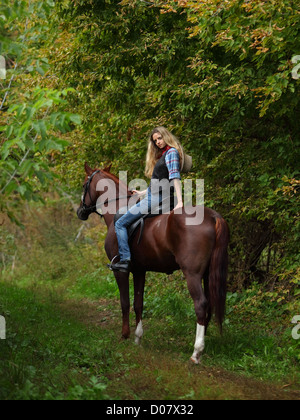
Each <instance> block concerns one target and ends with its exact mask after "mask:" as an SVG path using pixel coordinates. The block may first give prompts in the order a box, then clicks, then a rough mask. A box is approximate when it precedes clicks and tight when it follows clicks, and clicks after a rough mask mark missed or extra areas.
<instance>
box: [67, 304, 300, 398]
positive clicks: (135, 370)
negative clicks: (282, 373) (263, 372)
mask: <svg viewBox="0 0 300 420" xmlns="http://www.w3.org/2000/svg"><path fill="white" fill-rule="evenodd" d="M62 308H64V310H65V311H67V312H68V313H69V314H70V315H71V316H72V317H73V316H75V317H76V318H77V319H78V320H80V322H83V323H85V324H86V323H88V324H89V323H93V324H95V325H100V326H99V328H100V329H101V330H102V331H104V332H106V333H107V335H108V336H110V337H111V345H112V346H113V347H114V348H115V353H116V355H117V357H119V360H118V362H117V366H115V368H114V372H112V373H111V374H110V375H109V379H110V383H109V385H108V387H107V392H108V394H109V395H110V397H111V398H113V399H128V400H130V399H145V400H147V399H158V400H168V399H171V400H172V399H175V400H178V399H179V400H181V399H192V400H193V399H195V400H201V399H213V400H214V399H300V392H298V391H290V390H285V388H284V387H280V386H275V385H271V384H268V383H266V382H262V381H257V380H254V379H250V378H245V377H244V376H239V375H236V374H233V373H230V372H227V371H225V370H224V369H221V368H219V367H216V368H212V367H209V368H208V367H207V366H202V365H200V366H195V365H194V364H193V363H191V362H190V361H189V356H190V354H189V353H180V351H179V348H178V351H177V352H176V351H174V349H176V345H175V346H174V344H173V346H171V347H170V348H169V349H167V347H168V339H169V340H170V339H171V341H172V337H166V338H165V342H160V343H158V342H157V340H160V339H161V338H162V336H161V334H160V333H159V322H158V321H157V320H151V321H150V320H149V321H148V322H147V321H146V322H145V330H146V333H145V336H144V339H143V343H142V345H141V346H136V345H135V344H134V342H133V341H134V340H133V337H132V338H131V339H130V340H128V341H123V340H121V339H120V307H119V303H118V302H117V301H105V300H102V301H101V302H93V303H92V302H88V301H81V302H67V303H63V304H62ZM132 318H133V316H132ZM99 321H100V322H99ZM132 322H133V321H132ZM152 322H153V323H154V324H155V325H152V326H150V323H152ZM149 330H150V331H149ZM155 331H158V334H157V336H158V338H157V336H155ZM133 333H134V325H132V335H133ZM113 341H114V343H113ZM160 347H162V348H164V347H165V348H164V350H163V351H161V350H159V348H160ZM191 348H192V347H191Z"/></svg>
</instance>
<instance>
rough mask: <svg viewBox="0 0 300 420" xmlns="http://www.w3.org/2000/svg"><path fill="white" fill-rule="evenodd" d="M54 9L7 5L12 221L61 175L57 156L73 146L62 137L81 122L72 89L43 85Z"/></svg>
mask: <svg viewBox="0 0 300 420" xmlns="http://www.w3.org/2000/svg"><path fill="white" fill-rule="evenodd" d="M52 10H53V2H51V1H47V2H38V1H34V2H26V1H23V2H14V3H13V4H12V5H7V6H1V12H2V13H3V15H2V16H1V18H0V22H1V27H0V29H1V34H2V36H1V51H0V52H1V53H2V54H4V57H5V59H6V65H7V67H8V71H7V80H5V81H4V82H3V85H4V86H3V87H4V91H3V92H4V96H3V97H2V98H1V105H0V106H1V108H0V112H1V114H0V134H1V143H0V155H1V162H0V168H1V175H0V191H1V200H0V207H1V210H2V211H4V212H6V213H7V214H8V215H9V216H10V217H11V218H14V209H15V208H16V206H17V205H18V201H19V199H20V198H21V199H22V200H27V201H29V200H37V199H39V198H41V196H40V190H41V189H42V188H46V187H47V186H48V185H49V184H50V183H51V182H52V181H53V177H54V175H55V174H53V170H52V168H51V167H53V162H51V160H52V161H53V152H54V151H58V152H61V151H62V150H63V149H64V148H65V147H66V146H67V145H68V144H69V143H68V142H67V141H66V140H65V139H62V138H61V137H59V136H61V135H62V134H65V133H66V132H68V131H71V130H73V129H74V127H75V126H76V125H78V124H80V123H81V118H80V117H79V115H77V114H74V113H71V112H68V111H67V110H66V107H67V105H68V98H67V97H68V94H69V93H70V91H73V90H72V89H70V88H66V89H61V90H57V89H53V88H50V87H47V86H43V87H41V86H40V83H43V80H42V79H45V77H46V74H47V72H48V71H49V69H50V65H49V63H48V59H47V58H45V57H38V56H39V54H40V53H39V49H40V48H41V45H43V42H44V39H45V32H47V26H46V23H45V21H44V19H49V17H50V15H51V12H52ZM32 16H33V18H34V23H35V24H34V25H32V23H31V22H29V18H30V17H32ZM10 69H11V70H10ZM43 84H44V83H43Z"/></svg>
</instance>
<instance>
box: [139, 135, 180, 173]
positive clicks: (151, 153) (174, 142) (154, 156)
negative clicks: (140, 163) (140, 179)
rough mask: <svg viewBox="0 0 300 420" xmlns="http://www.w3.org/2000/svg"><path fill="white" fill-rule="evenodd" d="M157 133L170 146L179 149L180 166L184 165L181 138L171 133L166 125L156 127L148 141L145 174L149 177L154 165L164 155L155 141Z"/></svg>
mask: <svg viewBox="0 0 300 420" xmlns="http://www.w3.org/2000/svg"><path fill="white" fill-rule="evenodd" d="M155 133H159V134H161V136H162V138H163V140H164V141H165V143H166V144H167V145H168V146H170V147H174V148H175V149H176V150H177V151H178V153H179V156H180V167H181V165H182V158H183V148H182V146H181V144H180V142H179V140H178V139H177V138H176V137H175V136H174V135H173V134H172V133H170V131H169V130H167V129H166V128H165V127H156V128H154V130H153V131H152V133H151V135H150V137H149V142H148V151H147V156H146V169H145V175H146V177H148V178H151V177H152V173H153V170H154V166H155V165H156V163H157V161H158V159H160V158H161V156H162V154H161V149H160V148H159V147H157V146H156V144H155V143H154V141H153V136H154V134H155Z"/></svg>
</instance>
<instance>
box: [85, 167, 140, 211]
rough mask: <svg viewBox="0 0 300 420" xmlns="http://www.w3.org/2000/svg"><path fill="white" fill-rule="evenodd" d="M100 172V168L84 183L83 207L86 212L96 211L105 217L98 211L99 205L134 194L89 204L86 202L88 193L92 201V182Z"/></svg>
mask: <svg viewBox="0 0 300 420" xmlns="http://www.w3.org/2000/svg"><path fill="white" fill-rule="evenodd" d="M100 172H101V171H100V170H99V169H98V170H97V171H95V172H93V173H92V175H90V176H88V180H87V182H86V184H85V185H84V193H83V197H82V209H83V211H84V212H89V213H96V214H98V216H100V217H104V216H103V214H101V213H99V212H98V210H97V207H101V206H102V205H103V204H108V203H110V202H113V201H117V200H121V199H123V198H130V197H132V195H129V194H128V195H125V196H121V197H116V198H113V199H111V200H106V201H104V202H103V203H100V204H98V205H97V204H94V205H92V206H87V205H86V202H85V199H86V196H87V194H88V195H89V197H90V201H91V202H92V196H91V192H90V186H91V182H92V180H93V178H94V176H95V175H97V174H98V173H100Z"/></svg>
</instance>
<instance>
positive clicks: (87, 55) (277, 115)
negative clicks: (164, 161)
mask: <svg viewBox="0 0 300 420" xmlns="http://www.w3.org/2000/svg"><path fill="white" fill-rule="evenodd" d="M57 10H58V13H59V14H58V17H57V19H58V22H60V23H61V24H62V30H61V32H60V33H59V34H57V33H56V38H55V40H56V42H55V46H54V47H53V48H52V47H51V46H50V58H51V61H53V62H54V63H55V67H56V69H57V71H59V73H60V75H61V77H62V80H68V82H69V83H70V85H71V86H72V87H74V88H75V89H76V90H77V91H78V92H80V94H79V95H78V96H77V97H76V100H75V98H74V103H75V104H76V106H77V109H78V110H83V111H84V112H83V113H84V121H83V128H84V131H82V132H81V134H80V135H78V136H77V138H76V139H73V140H72V142H73V147H71V148H70V149H69V150H68V151H67V152H66V153H65V154H64V155H63V158H62V160H61V162H60V163H59V165H58V167H57V168H58V170H59V171H60V173H63V174H64V176H65V177H66V178H67V179H69V183H70V185H71V186H72V187H73V188H76V185H80V183H81V178H80V177H81V176H82V175H81V173H80V171H78V164H79V166H81V165H83V163H84V161H85V160H87V161H89V162H90V163H91V164H92V165H94V166H95V167H96V166H102V165H104V164H105V163H106V162H107V161H113V162H114V170H115V172H117V171H118V169H121V170H128V171H129V177H142V176H143V168H144V157H145V153H146V140H147V136H148V133H149V131H150V130H151V129H152V127H153V126H156V125H165V126H167V127H168V128H169V129H170V130H172V131H173V132H174V133H175V134H176V135H178V136H179V137H180V139H181V141H182V143H183V145H184V146H185V148H186V149H187V150H188V151H189V152H190V153H191V154H192V155H193V159H194V174H193V177H195V178H196V177H197V178H204V179H205V194H206V196H205V197H206V204H207V205H208V206H210V207H213V208H215V209H217V210H218V211H220V212H221V213H222V214H223V216H224V217H225V218H226V219H227V220H228V222H229V225H230V228H231V232H232V234H231V237H232V242H231V255H232V260H231V261H232V262H231V270H230V281H231V284H232V287H234V288H240V287H243V286H246V287H247V286H248V285H249V284H250V283H251V282H252V281H254V280H259V281H265V282H266V283H267V284H273V283H274V281H275V282H276V281H279V280H282V279H283V278H284V279H285V285H286V287H294V284H295V283H298V282H299V277H298V274H297V270H296V268H295V267H296V266H297V264H298V262H297V256H298V255H299V237H298V232H299V214H298V212H299V184H298V176H299V168H298V166H299V165H298V162H299V138H300V135H299V134H300V127H299V118H298V115H299V111H300V97H299V91H298V89H299V80H297V79H295V78H293V77H292V71H293V69H294V67H295V64H294V63H293V62H292V58H293V57H294V56H297V55H298V54H300V50H299V19H298V7H297V5H296V4H295V3H292V4H291V2H289V1H286V0H281V1H280V2H275V1H273V0H268V1H266V2H264V3H261V2H256V1H248V2H246V3H245V2H244V1H238V2H237V1H224V2H223V1H221V2H220V1H218V0H211V1H208V2H205V3H203V2H200V1H199V2H197V1H196V2H195V1H193V2H189V1H185V0H184V1H168V2H165V1H164V2H159V1H158V2H157V1H148V2H144V1H140V0H123V1H122V2H121V3H119V2H116V1H105V0H103V1H101V2H99V1H93V0H91V1H84V0H82V1H76V2H75V3H74V2H69V1H59V2H57ZM66 39H68V40H70V42H68V43H66ZM52 44H53V43H52ZM60 83H62V81H60ZM74 153H75V156H76V162H74ZM68 174H69V178H68ZM292 186H293V187H292ZM287 261H290V263H287Z"/></svg>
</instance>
